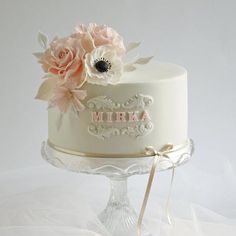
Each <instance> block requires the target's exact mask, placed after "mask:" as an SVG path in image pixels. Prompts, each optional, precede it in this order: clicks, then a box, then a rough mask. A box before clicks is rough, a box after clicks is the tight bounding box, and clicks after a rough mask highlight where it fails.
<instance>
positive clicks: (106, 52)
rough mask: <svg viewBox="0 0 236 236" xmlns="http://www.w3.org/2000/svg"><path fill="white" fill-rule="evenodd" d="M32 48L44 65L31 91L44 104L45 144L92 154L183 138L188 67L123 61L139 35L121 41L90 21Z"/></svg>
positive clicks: (132, 150)
mask: <svg viewBox="0 0 236 236" xmlns="http://www.w3.org/2000/svg"><path fill="white" fill-rule="evenodd" d="M38 41H39V43H40V45H41V46H42V48H43V50H44V51H43V52H37V53H34V55H35V56H36V57H37V58H38V62H39V63H40V64H41V65H42V69H43V70H44V72H45V76H44V77H43V78H44V80H43V83H42V84H41V86H40V88H39V90H38V94H37V96H36V98H38V99H41V100H45V101H47V102H48V104H49V109H48V144H49V145H50V146H51V147H52V148H54V149H57V150H59V151H62V152H67V153H72V154H76V155H85V156H95V157H99V156H101V157H112V156H116V157H124V156H127V157H129V156H130V157H131V156H134V157H136V156H142V155H143V154H144V151H145V148H146V147H147V146H153V147H154V148H156V150H159V149H160V148H161V147H162V146H163V145H165V144H167V143H172V144H173V145H178V144H183V142H185V141H186V140H187V138H188V136H187V118H188V117H187V116H188V115H187V73H186V70H185V69H184V68H182V67H180V66H177V65H174V64H169V63H158V62H156V61H151V59H152V57H144V58H136V59H133V60H131V61H130V58H129V57H126V55H127V54H128V53H129V52H130V51H131V50H133V49H135V48H137V47H138V46H139V45H140V43H135V42H133V43H129V44H128V45H127V46H125V45H124V42H123V39H122V37H121V36H120V35H119V34H118V33H117V32H116V31H115V30H114V29H112V28H110V27H107V26H105V25H97V24H94V23H90V24H89V25H88V26H85V25H80V26H78V27H77V28H76V29H75V32H73V33H72V34H70V35H68V36H66V37H63V38H59V37H55V38H54V39H53V40H52V41H51V42H50V43H49V44H48V39H47V36H46V35H44V34H42V33H39V35H38Z"/></svg>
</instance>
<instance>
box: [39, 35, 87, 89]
mask: <svg viewBox="0 0 236 236" xmlns="http://www.w3.org/2000/svg"><path fill="white" fill-rule="evenodd" d="M84 55H85V50H84V49H83V47H82V46H81V43H80V41H79V40H77V39H75V38H71V37H67V38H61V39H58V38H55V39H54V40H53V41H52V42H51V44H50V45H49V48H48V49H47V50H46V51H45V52H44V53H43V54H42V56H41V58H40V60H39V63H41V64H42V68H43V70H44V71H45V72H47V73H51V74H54V75H57V76H59V78H60V79H62V80H65V81H67V80H72V81H74V82H76V83H77V85H79V84H83V82H84V80H85V78H84V76H83V72H84V65H83V57H84Z"/></svg>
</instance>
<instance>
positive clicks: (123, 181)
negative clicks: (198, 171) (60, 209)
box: [41, 140, 193, 236]
mask: <svg viewBox="0 0 236 236" xmlns="http://www.w3.org/2000/svg"><path fill="white" fill-rule="evenodd" d="M41 153H42V157H43V158H44V159H45V160H46V161H47V162H49V163H50V164H52V165H54V166H56V167H59V168H64V169H67V170H70V171H75V172H81V173H87V174H97V175H104V176H106V177H108V178H109V179H110V184H111V191H110V197H109V201H108V203H107V206H106V208H105V209H104V210H103V211H102V212H101V213H100V214H99V219H100V221H101V222H102V223H103V224H104V226H105V227H106V229H107V230H108V232H109V233H110V234H111V236H137V220H138V215H137V214H136V212H135V210H134V209H133V207H132V206H131V204H130V201H129V198H128V193H127V178H128V177H129V176H132V175H134V174H147V173H149V171H150V169H151V166H152V163H153V157H139V158H125V159H124V158H92V157H89V158H88V157H82V156H75V155H71V154H66V153H62V152H60V151H57V150H55V149H53V148H51V147H50V146H49V145H48V144H47V142H43V144H42V149H41ZM192 153H193V142H192V141H191V140H188V143H187V144H186V146H185V147H184V148H183V149H181V150H178V151H176V152H173V153H172V154H170V155H169V156H170V159H171V162H172V164H170V162H169V161H166V159H163V160H159V161H158V165H157V171H162V170H167V169H171V168H173V166H174V167H177V166H179V165H182V164H184V163H186V162H187V161H188V160H189V159H190V157H191V156H192ZM142 236H152V235H151V234H150V233H148V232H147V231H146V229H145V226H144V227H142Z"/></svg>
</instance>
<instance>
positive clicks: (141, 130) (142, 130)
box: [88, 121, 153, 139]
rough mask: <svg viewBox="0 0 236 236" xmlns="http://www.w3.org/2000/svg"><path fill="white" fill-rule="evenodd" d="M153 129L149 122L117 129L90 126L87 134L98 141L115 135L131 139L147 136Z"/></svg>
mask: <svg viewBox="0 0 236 236" xmlns="http://www.w3.org/2000/svg"><path fill="white" fill-rule="evenodd" d="M152 129H153V124H152V122H151V121H149V122H148V123H138V124H136V125H134V126H131V125H130V126H126V127H121V128H117V127H114V126H109V125H106V124H97V125H96V124H91V125H90V126H89V127H88V132H89V133H90V134H91V135H94V136H96V137H97V138H99V139H107V138H110V137H112V136H116V135H127V136H129V137H131V138H138V137H141V136H145V135H147V134H149V133H150V132H151V131H152Z"/></svg>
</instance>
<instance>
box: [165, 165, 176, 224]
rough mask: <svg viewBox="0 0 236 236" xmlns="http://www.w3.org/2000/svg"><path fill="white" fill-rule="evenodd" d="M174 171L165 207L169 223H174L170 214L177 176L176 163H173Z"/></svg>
mask: <svg viewBox="0 0 236 236" xmlns="http://www.w3.org/2000/svg"><path fill="white" fill-rule="evenodd" d="M172 165H173V166H172V173H171V180H170V187H169V192H168V196H167V200H166V207H165V213H166V218H167V220H168V223H169V224H170V225H172V220H171V216H170V198H171V193H172V189H173V183H174V176H175V166H174V163H172Z"/></svg>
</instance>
